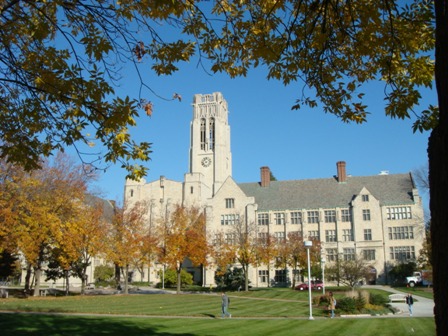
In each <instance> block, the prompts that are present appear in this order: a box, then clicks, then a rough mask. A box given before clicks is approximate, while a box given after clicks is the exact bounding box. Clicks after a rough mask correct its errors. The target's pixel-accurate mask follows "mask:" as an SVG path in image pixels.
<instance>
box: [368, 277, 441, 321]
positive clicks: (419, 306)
mask: <svg viewBox="0 0 448 336" xmlns="http://www.w3.org/2000/svg"><path fill="white" fill-rule="evenodd" d="M363 287H364V288H375V289H381V290H384V291H387V292H390V293H393V294H395V293H396V294H403V295H406V293H405V292H402V291H399V290H396V289H394V288H392V287H390V286H381V285H370V286H369V285H366V286H363ZM411 294H412V296H413V297H414V305H413V314H412V316H413V317H434V301H433V300H431V299H427V298H425V297H422V296H419V295H416V294H414V293H411ZM390 305H391V306H392V307H395V308H397V309H399V310H400V312H401V313H400V314H401V315H403V316H409V309H408V305H407V304H406V303H405V302H393V303H391V304H390Z"/></svg>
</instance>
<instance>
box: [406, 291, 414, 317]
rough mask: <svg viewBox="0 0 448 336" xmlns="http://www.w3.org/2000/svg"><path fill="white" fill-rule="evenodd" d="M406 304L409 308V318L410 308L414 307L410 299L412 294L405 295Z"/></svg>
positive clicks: (412, 300) (412, 299)
mask: <svg viewBox="0 0 448 336" xmlns="http://www.w3.org/2000/svg"><path fill="white" fill-rule="evenodd" d="M406 304H407V305H408V308H409V316H412V306H413V305H414V298H413V297H412V294H408V295H406Z"/></svg>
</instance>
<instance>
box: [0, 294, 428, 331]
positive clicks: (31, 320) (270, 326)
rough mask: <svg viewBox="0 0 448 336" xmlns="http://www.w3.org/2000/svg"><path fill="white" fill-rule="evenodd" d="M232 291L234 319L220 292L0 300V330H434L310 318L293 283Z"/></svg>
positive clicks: (391, 321) (406, 323) (390, 321)
mask: <svg viewBox="0 0 448 336" xmlns="http://www.w3.org/2000/svg"><path fill="white" fill-rule="evenodd" d="M228 294H229V296H230V300H231V303H230V311H231V313H232V315H233V317H232V319H221V318H220V302H221V298H220V296H219V294H194V295H192V294H182V295H175V294H147V295H97V296H71V297H39V298H28V299H15V298H9V299H0V310H3V311H8V312H5V313H0V335H2V336H6V335H33V336H34V335H37V336H39V335H42V336H43V335H81V336H84V335H89V336H92V335H125V336H133V335H218V336H219V335H298V334H300V335H320V336H321V335H331V336H337V335H375V336H376V335H381V336H387V335H393V336H399V335H412V334H414V335H419V336H422V335H434V334H435V324H434V319H432V318H405V317H403V318H388V317H384V318H350V319H348V318H335V319H328V318H327V317H326V314H325V312H324V310H323V309H322V308H319V307H314V308H313V316H314V317H315V319H314V320H313V321H310V320H308V316H309V310H308V296H307V293H303V292H297V291H291V290H289V289H267V290H254V291H251V292H249V293H246V292H236V293H228ZM315 295H318V294H317V293H316V294H315ZM18 311H21V312H27V313H26V314H23V313H15V312H18ZM61 313H62V314H61ZM67 313H69V314H75V315H67ZM108 314H111V315H108Z"/></svg>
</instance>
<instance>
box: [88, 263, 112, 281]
mask: <svg viewBox="0 0 448 336" xmlns="http://www.w3.org/2000/svg"><path fill="white" fill-rule="evenodd" d="M114 273H115V268H114V267H113V266H110V265H98V266H96V267H95V270H94V271H93V276H94V278H95V281H96V282H103V281H110V280H111V279H113V277H114Z"/></svg>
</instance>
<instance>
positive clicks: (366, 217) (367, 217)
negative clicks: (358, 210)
mask: <svg viewBox="0 0 448 336" xmlns="http://www.w3.org/2000/svg"><path fill="white" fill-rule="evenodd" d="M362 219H363V220H365V221H369V220H370V210H369V209H364V210H362Z"/></svg>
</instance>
